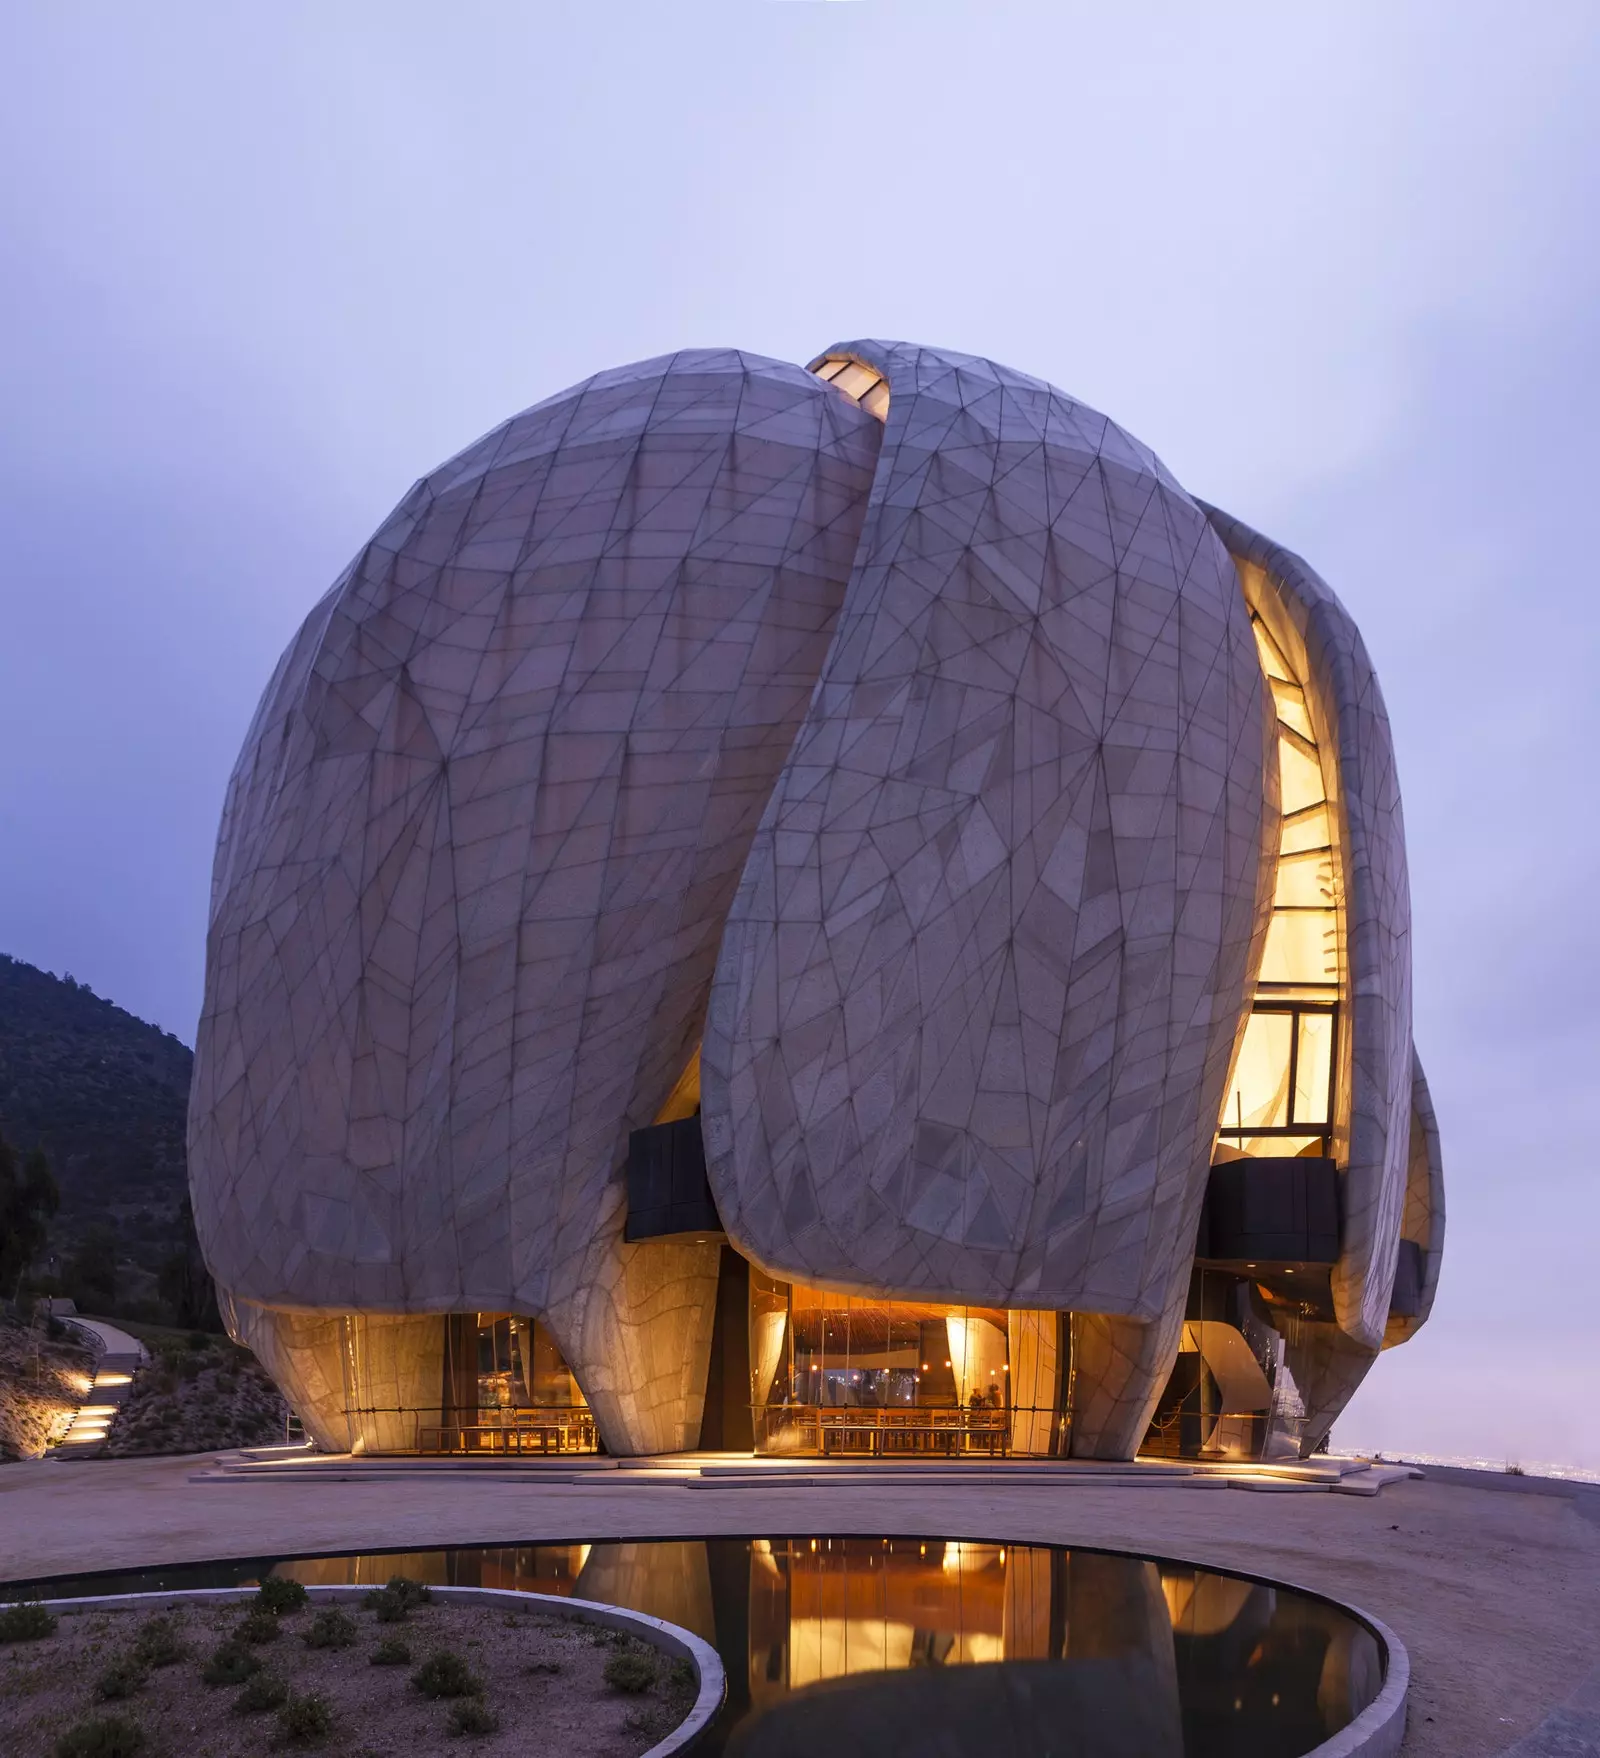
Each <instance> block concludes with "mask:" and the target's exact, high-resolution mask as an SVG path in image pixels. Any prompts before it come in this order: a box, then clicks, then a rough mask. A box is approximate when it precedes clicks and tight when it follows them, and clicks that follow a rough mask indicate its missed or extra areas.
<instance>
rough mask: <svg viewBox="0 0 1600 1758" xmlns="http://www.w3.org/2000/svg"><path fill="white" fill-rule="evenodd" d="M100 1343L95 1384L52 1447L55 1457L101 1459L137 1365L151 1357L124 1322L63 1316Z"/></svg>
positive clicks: (52, 1456)
mask: <svg viewBox="0 0 1600 1758" xmlns="http://www.w3.org/2000/svg"><path fill="white" fill-rule="evenodd" d="M61 1322H62V1323H63V1324H66V1325H71V1326H73V1327H74V1328H75V1329H76V1330H78V1331H80V1332H82V1333H84V1334H85V1335H87V1336H88V1338H89V1339H90V1341H91V1342H92V1343H94V1344H97V1345H98V1346H99V1351H100V1358H99V1360H98V1361H97V1362H96V1363H95V1370H94V1384H93V1386H92V1387H91V1389H90V1391H89V1395H88V1396H87V1397H86V1398H85V1399H84V1401H83V1403H82V1404H80V1405H79V1406H78V1413H77V1415H76V1416H74V1417H73V1419H72V1426H71V1427H70V1428H69V1429H68V1430H67V1433H66V1438H65V1439H64V1440H63V1441H62V1442H61V1443H60V1445H59V1446H55V1447H52V1448H51V1449H50V1452H49V1454H48V1455H47V1456H48V1457H49V1458H52V1459H97V1458H99V1456H100V1451H101V1446H102V1443H103V1442H104V1440H105V1438H106V1429H107V1427H108V1426H109V1425H110V1422H111V1419H112V1417H113V1416H114V1415H115V1414H116V1412H117V1410H118V1408H119V1406H120V1405H121V1403H122V1401H123V1399H124V1398H125V1397H126V1396H127V1395H128V1389H129V1387H130V1386H131V1385H132V1384H133V1375H134V1371H135V1369H137V1368H139V1367H141V1366H142V1365H143V1364H144V1363H145V1362H146V1361H148V1360H149V1359H150V1351H149V1350H148V1349H146V1348H145V1346H144V1344H143V1343H141V1342H140V1341H139V1339H138V1338H137V1337H131V1336H129V1335H128V1333H127V1332H126V1331H124V1330H123V1329H122V1328H121V1327H120V1326H118V1325H113V1324H108V1323H107V1322H106V1320H105V1319H91V1318H79V1317H77V1315H76V1314H74V1315H72V1316H71V1317H65V1316H64V1317H63V1318H62V1321H61Z"/></svg>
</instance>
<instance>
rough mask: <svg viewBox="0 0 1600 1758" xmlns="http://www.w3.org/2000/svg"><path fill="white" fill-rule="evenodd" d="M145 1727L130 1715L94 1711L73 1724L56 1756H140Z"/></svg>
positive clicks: (130, 1757) (56, 1746) (77, 1757)
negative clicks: (95, 1713)
mask: <svg viewBox="0 0 1600 1758" xmlns="http://www.w3.org/2000/svg"><path fill="white" fill-rule="evenodd" d="M144 1748H145V1739H144V1729H143V1728H142V1727H140V1726H139V1724H138V1722H136V1721H133V1720H130V1719H129V1717H127V1716H126V1715H91V1716H89V1717H88V1718H87V1719H86V1720H84V1721H80V1722H77V1723H76V1724H75V1725H74V1726H72V1727H69V1728H68V1729H67V1731H66V1732H65V1733H64V1734H63V1735H62V1736H61V1738H60V1739H59V1740H57V1741H56V1744H55V1758H136V1755H137V1754H138V1753H140V1752H142V1751H143V1750H144Z"/></svg>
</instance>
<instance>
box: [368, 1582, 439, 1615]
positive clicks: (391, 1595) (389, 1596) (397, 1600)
mask: <svg viewBox="0 0 1600 1758" xmlns="http://www.w3.org/2000/svg"><path fill="white" fill-rule="evenodd" d="M432 1598H433V1592H432V1589H431V1588H427V1587H424V1586H423V1584H422V1583H421V1582H420V1581H413V1580H411V1579H410V1577H409V1576H406V1575H393V1576H391V1577H390V1578H389V1582H388V1585H387V1586H385V1587H375V1588H373V1590H372V1591H371V1592H370V1593H369V1594H368V1595H367V1596H366V1598H365V1599H363V1600H362V1602H361V1603H362V1604H363V1605H364V1606H365V1607H366V1608H367V1610H368V1611H369V1612H371V1613H372V1615H373V1616H374V1617H375V1618H376V1619H377V1620H378V1622H379V1623H380V1624H398V1623H399V1622H400V1621H401V1619H402V1618H404V1617H405V1616H406V1614H407V1613H408V1612H411V1611H414V1610H415V1609H416V1608H417V1607H418V1606H419V1605H426V1604H427V1603H428V1602H429V1600H431V1599H432Z"/></svg>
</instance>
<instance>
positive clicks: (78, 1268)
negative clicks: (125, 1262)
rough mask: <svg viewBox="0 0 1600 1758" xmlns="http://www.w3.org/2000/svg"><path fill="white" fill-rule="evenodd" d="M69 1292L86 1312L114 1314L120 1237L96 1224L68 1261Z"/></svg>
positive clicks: (67, 1278) (81, 1309) (100, 1222)
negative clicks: (118, 1241) (118, 1239)
mask: <svg viewBox="0 0 1600 1758" xmlns="http://www.w3.org/2000/svg"><path fill="white" fill-rule="evenodd" d="M66 1282H67V1291H68V1293H69V1294H71V1296H72V1298H73V1299H74V1300H75V1301H76V1302H77V1304H78V1307H79V1310H80V1311H83V1312H103V1313H109V1312H111V1311H112V1310H113V1309H114V1307H115V1306H116V1304H117V1236H116V1234H115V1233H113V1232H112V1230H111V1228H110V1227H108V1226H107V1225H106V1223H105V1222H104V1221H97V1222H96V1223H95V1224H94V1226H92V1227H91V1228H90V1229H89V1230H88V1232H87V1233H85V1234H84V1236H83V1238H82V1240H81V1241H80V1242H79V1244H78V1249H77V1250H76V1251H75V1252H74V1253H73V1254H72V1256H71V1257H70V1258H69V1259H68V1260H67V1275H66Z"/></svg>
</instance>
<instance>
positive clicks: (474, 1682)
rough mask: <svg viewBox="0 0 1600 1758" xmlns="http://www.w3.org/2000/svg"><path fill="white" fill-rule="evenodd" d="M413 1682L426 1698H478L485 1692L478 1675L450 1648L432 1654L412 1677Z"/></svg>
mask: <svg viewBox="0 0 1600 1758" xmlns="http://www.w3.org/2000/svg"><path fill="white" fill-rule="evenodd" d="M411 1682H412V1684H413V1685H415V1686H416V1688H417V1689H418V1690H419V1691H420V1692H421V1693H422V1694H423V1696H424V1697H476V1696H478V1695H479V1693H480V1692H481V1691H482V1690H483V1682H482V1681H481V1680H480V1679H479V1677H478V1675H477V1674H476V1673H475V1672H473V1670H472V1668H471V1667H469V1666H468V1665H467V1663H466V1662H465V1661H464V1660H463V1659H462V1658H461V1656H460V1655H459V1654H453V1653H452V1652H451V1651H450V1650H449V1649H448V1648H441V1649H440V1650H439V1651H438V1653H437V1654H430V1655H429V1656H428V1658H427V1659H426V1660H425V1661H423V1663H422V1665H421V1666H419V1667H418V1668H417V1670H416V1671H415V1672H414V1673H413V1674H412V1675H411Z"/></svg>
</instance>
